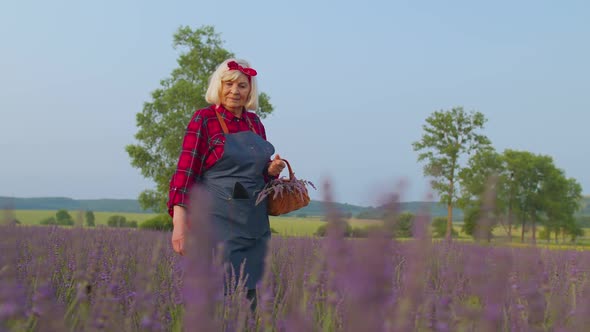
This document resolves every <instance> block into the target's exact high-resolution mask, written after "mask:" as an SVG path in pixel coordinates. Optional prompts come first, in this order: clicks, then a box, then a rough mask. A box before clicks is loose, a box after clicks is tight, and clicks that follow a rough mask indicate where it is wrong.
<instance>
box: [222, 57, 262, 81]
mask: <svg viewBox="0 0 590 332" xmlns="http://www.w3.org/2000/svg"><path fill="white" fill-rule="evenodd" d="M227 68H229V70H239V71H241V72H242V73H244V75H246V76H248V79H250V77H252V76H256V74H257V72H256V70H254V69H252V68H244V67H242V66H240V65H239V64H238V63H237V62H235V61H230V62H228V63H227Z"/></svg>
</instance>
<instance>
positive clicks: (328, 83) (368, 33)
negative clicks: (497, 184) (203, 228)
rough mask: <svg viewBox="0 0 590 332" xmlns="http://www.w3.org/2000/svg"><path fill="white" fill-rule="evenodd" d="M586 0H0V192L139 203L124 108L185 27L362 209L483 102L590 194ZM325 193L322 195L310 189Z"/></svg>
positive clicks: (294, 148)
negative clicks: (227, 64) (419, 148)
mask: <svg viewBox="0 0 590 332" xmlns="http://www.w3.org/2000/svg"><path fill="white" fill-rule="evenodd" d="M588 17H590V5H589V3H588V2H586V1H564V2H556V1H518V2H513V1H494V2H486V3H481V2H477V3H476V2H475V1H444V2H443V1H422V2H417V1H370V0H369V1H357V2H348V1H308V0H300V1H226V2H223V3H219V2H217V1H209V2H197V1H168V2H163V1H113V0H105V1H100V2H99V1H95V2H82V1H57V0H56V1H50V2H47V1H27V0H23V1H11V2H8V1H4V2H2V3H1V4H0V52H1V54H2V56H1V59H2V61H0V156H1V158H2V166H1V171H0V195H10V196H17V197H38V196H66V197H72V198H136V197H137V195H138V194H139V192H140V191H142V190H144V189H146V188H150V187H151V186H152V184H151V182H150V181H149V180H146V179H143V178H142V176H141V175H140V172H139V170H137V169H134V168H132V167H131V166H130V162H129V157H128V156H127V154H126V152H125V150H124V148H125V146H126V145H128V144H132V143H134V138H133V136H134V134H135V133H136V131H137V128H136V123H135V114H136V113H138V112H140V111H141V109H142V105H143V103H144V102H146V101H148V100H150V92H151V91H153V90H154V89H156V88H158V87H159V82H160V80H161V79H163V78H166V77H167V76H168V75H169V74H170V72H171V70H172V69H173V68H174V67H175V66H176V58H177V56H178V53H177V51H175V50H174V49H173V48H172V35H173V34H174V32H175V31H176V30H177V29H178V27H179V26H181V25H188V26H191V27H193V28H198V27H200V26H202V25H213V26H214V27H215V29H216V31H217V32H219V33H220V34H221V36H222V39H223V40H224V41H225V47H226V48H227V49H228V50H230V51H232V52H234V53H235V54H236V55H237V56H238V57H240V58H244V59H247V60H249V61H250V62H251V63H252V65H253V67H254V68H256V69H257V70H258V72H259V84H260V88H261V90H262V91H264V92H266V93H268V94H269V95H270V96H271V102H272V103H273V105H274V106H275V114H273V115H272V116H270V117H269V118H267V119H266V120H265V121H264V123H265V126H266V128H267V133H268V136H269V140H270V141H271V142H272V143H273V144H274V145H275V147H276V150H277V152H279V153H280V154H281V155H282V156H283V157H285V158H288V159H289V160H290V161H291V163H292V165H293V167H294V168H295V172H296V173H297V176H298V177H300V178H305V179H308V180H311V181H314V182H316V183H318V184H319V183H321V182H322V181H324V180H326V179H331V180H332V181H333V185H334V189H335V199H336V200H338V201H341V202H348V203H351V204H361V205H373V204H375V202H376V201H377V200H378V198H379V197H380V195H382V194H383V193H386V192H388V191H391V190H395V188H396V183H397V182H398V181H400V180H402V179H404V180H405V181H406V182H407V183H408V185H407V187H406V190H405V193H404V195H403V196H402V198H403V199H404V200H420V199H423V198H425V197H426V196H427V195H428V193H429V189H428V184H427V180H426V179H424V177H423V176H422V166H421V165H420V164H418V163H417V162H416V157H417V154H416V153H415V152H414V151H412V147H411V143H412V142H414V141H416V140H418V139H419V138H420V136H421V133H422V128H421V126H422V125H423V123H424V120H425V118H426V117H427V116H428V115H429V114H430V113H432V112H433V111H435V110H440V109H450V108H451V107H454V106H463V107H464V108H466V109H467V110H477V111H480V112H482V113H484V114H485V115H486V117H487V118H488V120H489V122H488V123H487V125H486V128H485V131H484V133H485V134H486V135H487V136H488V137H489V138H490V139H491V140H492V143H493V145H494V146H495V147H496V149H497V150H498V151H503V150H504V149H506V148H511V149H517V150H527V151H531V152H534V153H540V154H547V155H550V156H552V157H553V158H554V160H555V163H556V165H557V166H558V167H560V168H562V169H564V170H565V172H566V174H567V176H569V177H573V178H576V179H577V180H578V181H579V182H580V183H581V184H582V187H583V189H584V193H586V194H589V193H590V175H589V174H588V172H587V168H588V167H587V165H588V163H589V161H590V154H589V153H587V142H589V141H590V131H589V130H588V125H589V124H590V112H589V111H590V98H588V94H589V93H588V89H589V87H590V61H588V59H590V44H589V43H588V39H589V36H590V20H588ZM312 196H313V198H319V197H320V196H321V191H319V192H314V193H312Z"/></svg>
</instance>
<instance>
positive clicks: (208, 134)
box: [168, 106, 270, 216]
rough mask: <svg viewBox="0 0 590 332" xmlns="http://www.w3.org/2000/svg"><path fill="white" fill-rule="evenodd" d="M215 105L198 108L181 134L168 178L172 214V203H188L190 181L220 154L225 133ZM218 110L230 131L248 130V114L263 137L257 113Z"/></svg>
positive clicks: (193, 180) (214, 161) (169, 204)
mask: <svg viewBox="0 0 590 332" xmlns="http://www.w3.org/2000/svg"><path fill="white" fill-rule="evenodd" d="M214 107H215V106H213V107H208V108H203V109H200V110H197V111H196V112H195V114H194V115H193V117H192V119H191V121H190V122H189V124H188V127H187V129H186V132H185V134H184V139H183V142H182V151H181V152H180V157H179V158H178V165H177V167H176V171H175V172H174V175H172V179H171V180H170V193H169V200H168V213H169V214H170V215H171V216H172V215H173V214H174V209H173V207H174V205H181V206H186V205H187V204H188V201H189V192H190V190H191V187H192V186H193V184H194V183H195V182H196V181H198V180H199V178H200V177H201V175H202V174H203V172H205V171H207V170H208V169H209V168H211V166H213V165H214V164H215V163H216V162H217V161H218V160H219V159H220V158H221V156H222V155H223V149H224V144H225V136H224V135H223V129H221V125H220V124H219V121H218V120H217V116H216V115H215V110H214ZM218 110H219V113H220V114H221V117H222V118H223V119H224V120H225V123H226V124H227V129H228V131H229V133H230V134H232V133H237V132H240V131H247V130H251V129H250V126H249V125H248V121H246V120H245V118H244V117H248V119H249V120H250V123H251V124H252V126H253V127H254V130H255V131H256V133H257V134H258V135H260V136H261V137H262V138H263V139H265V140H266V131H265V130H264V126H263V125H262V122H261V121H260V118H259V117H258V116H257V115H256V113H253V112H243V113H242V118H238V117H236V116H235V115H233V114H232V113H231V112H229V111H227V110H226V109H224V108H223V107H219V108H218ZM269 162H270V161H269ZM264 172H266V169H265V170H264ZM262 175H264V174H262Z"/></svg>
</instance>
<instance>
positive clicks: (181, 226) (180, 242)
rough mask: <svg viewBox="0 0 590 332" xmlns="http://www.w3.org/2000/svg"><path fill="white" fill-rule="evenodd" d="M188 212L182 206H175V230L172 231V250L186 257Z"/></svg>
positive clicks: (173, 218)
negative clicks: (185, 243) (185, 244)
mask: <svg viewBox="0 0 590 332" xmlns="http://www.w3.org/2000/svg"><path fill="white" fill-rule="evenodd" d="M187 221H188V220H187V211H186V208H184V207H183V206H180V205H175V206H174V217H172V223H173V224H174V229H173V231H172V249H174V251H175V252H177V253H178V254H180V256H184V240H185V238H186V234H187Z"/></svg>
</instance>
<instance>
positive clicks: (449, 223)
mask: <svg viewBox="0 0 590 332" xmlns="http://www.w3.org/2000/svg"><path fill="white" fill-rule="evenodd" d="M452 236H453V205H452V204H451V203H448V204H447V234H446V238H447V240H448V241H451V238H452Z"/></svg>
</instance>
